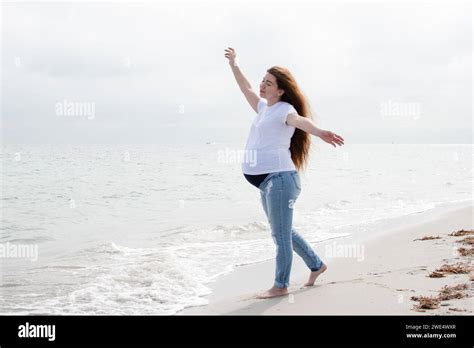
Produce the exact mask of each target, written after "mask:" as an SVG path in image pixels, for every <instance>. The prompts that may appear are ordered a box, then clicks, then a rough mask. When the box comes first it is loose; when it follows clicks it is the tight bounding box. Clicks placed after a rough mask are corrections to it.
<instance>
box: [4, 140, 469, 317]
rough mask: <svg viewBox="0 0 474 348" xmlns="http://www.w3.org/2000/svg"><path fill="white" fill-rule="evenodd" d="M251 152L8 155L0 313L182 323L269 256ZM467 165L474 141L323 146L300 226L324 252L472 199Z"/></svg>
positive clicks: (87, 148)
mask: <svg viewBox="0 0 474 348" xmlns="http://www.w3.org/2000/svg"><path fill="white" fill-rule="evenodd" d="M243 145H244V144H225V143H211V144H202V145H193V146H190V145H187V146H182V147H169V146H161V145H129V146H127V145H35V146H33V145H8V146H3V147H2V149H1V153H0V157H1V171H2V173H1V178H2V192H1V197H0V212H1V221H2V223H1V234H0V256H1V257H0V266H1V268H0V270H1V272H0V277H1V279H0V280H1V282H0V314H18V315H20V314H79V315H81V314H112V315H114V314H145V315H147V314H148V315H149V314H174V313H176V312H177V311H179V310H181V309H183V308H185V307H188V306H194V305H202V304H205V303H206V300H205V299H204V297H203V296H204V295H207V294H209V293H210V291H211V290H210V287H209V284H210V283H211V282H212V281H214V280H215V279H216V278H217V277H219V276H220V275H223V274H226V273H229V272H231V271H232V270H233V269H234V268H235V267H236V266H239V265H245V264H251V263H255V262H260V261H264V260H268V259H272V258H274V256H275V247H274V245H273V241H272V239H271V237H270V230H269V226H268V223H267V222H266V219H265V215H264V213H263V209H262V207H261V203H260V196H259V193H258V190H257V189H256V188H255V187H253V186H251V185H250V184H249V183H247V182H246V181H245V179H244V177H243V175H242V173H241V171H240V160H241V159H242V149H243ZM472 164H473V146H472V145H457V144H455V145H438V144H436V145H398V144H391V145H352V144H348V145H347V144H346V145H344V146H342V147H338V148H337V149H335V148H333V147H332V146H330V145H327V144H323V143H315V144H314V145H313V152H312V156H311V162H310V165H309V168H308V170H307V171H306V172H305V173H304V174H301V179H302V186H303V189H302V193H301V195H300V197H299V199H298V201H297V202H296V204H295V210H294V225H295V228H296V229H297V230H298V231H299V232H300V233H301V234H302V235H304V236H305V237H306V238H307V240H308V241H309V242H310V243H311V244H313V245H314V246H316V247H317V243H318V242H321V241H324V240H328V239H332V238H340V237H344V236H348V235H351V234H363V233H369V234H370V233H377V231H378V229H377V228H374V226H376V224H377V223H380V222H381V221H382V222H387V223H390V220H391V219H394V218H397V217H401V216H405V215H410V214H414V213H417V212H423V211H427V210H430V209H434V208H436V207H440V206H449V205H452V204H459V203H460V202H466V203H469V202H471V203H472V201H473V172H472ZM21 248H23V250H26V249H27V250H29V253H27V254H24V255H22V256H21V257H20V256H19V255H18V254H14V251H16V252H17V253H18V250H20V249H21ZM295 257H296V256H295Z"/></svg>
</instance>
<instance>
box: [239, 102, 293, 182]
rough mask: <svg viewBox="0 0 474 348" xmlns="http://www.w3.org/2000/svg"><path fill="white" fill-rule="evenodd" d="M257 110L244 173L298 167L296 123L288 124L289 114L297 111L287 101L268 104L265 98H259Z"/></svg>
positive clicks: (246, 146)
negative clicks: (293, 154)
mask: <svg viewBox="0 0 474 348" xmlns="http://www.w3.org/2000/svg"><path fill="white" fill-rule="evenodd" d="M257 111H258V115H257V116H256V117H255V119H254V121H253V123H252V126H251V127H250V134H249V137H248V139H247V144H246V145H245V151H244V157H243V160H242V171H243V173H244V174H250V175H257V174H266V173H273V172H281V171H288V170H296V167H295V164H294V163H293V161H292V159H291V152H290V142H291V137H292V136H293V134H294V132H295V127H293V126H289V125H287V124H286V117H287V116H288V114H289V113H293V112H297V111H296V110H295V108H294V107H293V105H291V104H290V103H287V102H283V101H280V102H277V103H275V104H273V105H272V106H267V101H266V100H265V99H263V98H260V100H259V102H258V105H257Z"/></svg>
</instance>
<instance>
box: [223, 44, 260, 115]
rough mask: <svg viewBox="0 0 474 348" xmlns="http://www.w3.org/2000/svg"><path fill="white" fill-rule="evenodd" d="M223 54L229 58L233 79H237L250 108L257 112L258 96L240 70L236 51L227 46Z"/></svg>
mask: <svg viewBox="0 0 474 348" xmlns="http://www.w3.org/2000/svg"><path fill="white" fill-rule="evenodd" d="M224 56H225V57H226V58H227V59H229V65H230V67H231V68H232V72H233V73H234V77H235V80H236V81H237V84H238V85H239V88H240V90H241V91H242V93H243V94H244V96H245V98H246V99H247V101H248V102H249V104H250V106H251V107H252V109H254V110H255V112H257V105H258V101H259V99H260V97H259V96H258V95H257V94H256V93H255V92H254V91H253V89H252V86H251V85H250V83H249V81H248V80H247V78H246V77H245V76H244V74H243V73H242V71H241V70H240V67H239V65H238V62H237V53H235V50H234V49H233V48H232V47H228V48H226V49H225V55H224Z"/></svg>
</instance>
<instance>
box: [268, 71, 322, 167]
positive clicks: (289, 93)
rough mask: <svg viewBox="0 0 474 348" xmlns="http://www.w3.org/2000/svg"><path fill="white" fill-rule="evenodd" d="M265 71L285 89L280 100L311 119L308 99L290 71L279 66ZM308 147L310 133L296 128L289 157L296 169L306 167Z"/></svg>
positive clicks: (278, 85) (309, 145)
mask: <svg viewBox="0 0 474 348" xmlns="http://www.w3.org/2000/svg"><path fill="white" fill-rule="evenodd" d="M267 72H268V73H270V74H272V75H273V76H275V78H276V81H277V87H278V88H280V89H282V90H284V91H285V93H283V95H282V96H281V98H280V100H281V101H284V102H287V103H290V104H291V105H293V107H294V108H295V109H296V111H297V112H298V115H300V116H303V117H308V118H311V119H312V118H313V117H312V115H311V108H310V105H309V103H308V100H307V98H306V97H305V96H304V94H303V92H301V90H300V88H299V87H298V84H297V83H296V80H295V78H294V77H293V75H292V74H291V73H290V71H289V70H288V69H286V68H283V67H281V66H272V67H271V68H270V69H268V70H267ZM310 147H311V134H309V133H307V132H305V131H303V130H301V129H298V128H296V129H295V133H294V134H293V136H292V137H291V144H290V152H291V159H292V160H293V163H294V164H295V167H296V168H297V169H298V171H301V170H304V169H306V166H307V164H308V159H309V150H310Z"/></svg>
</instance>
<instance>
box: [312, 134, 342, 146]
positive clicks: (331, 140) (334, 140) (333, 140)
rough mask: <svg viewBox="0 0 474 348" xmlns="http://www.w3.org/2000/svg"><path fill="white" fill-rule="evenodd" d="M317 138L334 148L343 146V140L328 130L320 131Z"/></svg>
mask: <svg viewBox="0 0 474 348" xmlns="http://www.w3.org/2000/svg"><path fill="white" fill-rule="evenodd" d="M318 136H319V137H320V138H321V139H322V140H324V141H325V142H326V143H328V144H331V145H333V146H334V147H336V144H337V145H344V139H343V138H342V137H341V136H340V135H337V134H335V133H333V132H331V131H328V130H321V131H320V132H319V134H318Z"/></svg>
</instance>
